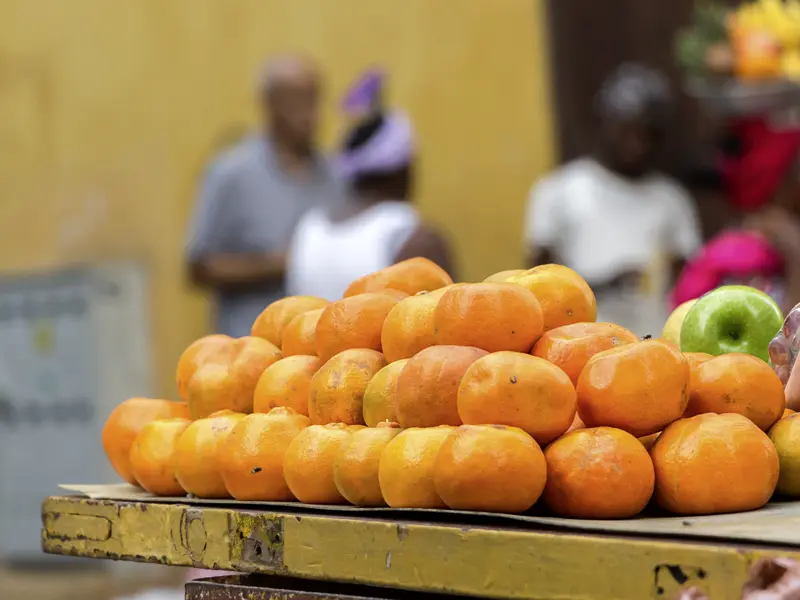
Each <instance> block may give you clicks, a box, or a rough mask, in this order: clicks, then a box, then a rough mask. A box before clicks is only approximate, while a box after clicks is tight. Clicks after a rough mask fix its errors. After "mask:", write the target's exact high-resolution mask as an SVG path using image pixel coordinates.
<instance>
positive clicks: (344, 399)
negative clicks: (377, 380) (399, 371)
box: [308, 349, 386, 425]
mask: <svg viewBox="0 0 800 600" xmlns="http://www.w3.org/2000/svg"><path fill="white" fill-rule="evenodd" d="M384 366H386V361H385V360H384V358H383V354H381V353H380V352H376V351H375V350H364V349H356V350H345V351H344V352H340V353H339V354H337V355H336V356H334V357H333V358H332V359H330V360H329V361H328V362H326V363H325V364H324V365H322V367H321V368H320V369H319V370H318V371H317V372H316V373H315V374H314V376H313V377H312V378H311V385H310V387H309V392H308V416H309V417H311V422H312V423H313V424H314V425H325V424H327V423H344V424H346V425H363V424H364V414H363V403H364V393H365V392H366V390H367V385H368V384H369V382H370V380H371V379H372V378H373V377H374V376H375V374H376V373H377V372H378V371H380V370H381V369H382V368H383V367H384Z"/></svg>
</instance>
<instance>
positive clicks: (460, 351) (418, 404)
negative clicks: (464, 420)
mask: <svg viewBox="0 0 800 600" xmlns="http://www.w3.org/2000/svg"><path fill="white" fill-rule="evenodd" d="M486 354H487V352H486V351H485V350H481V349H479V348H471V347H468V346H431V347H430V348H426V349H425V350H423V351H422V352H420V353H419V354H417V355H416V356H414V357H413V358H410V359H408V362H407V363H406V365H405V367H403V370H402V371H401V372H400V375H399V376H398V378H397V388H396V390H395V411H396V413H397V422H398V423H400V425H401V426H402V427H404V428H406V427H434V426H436V425H461V417H459V416H458V386H459V385H460V384H461V379H462V377H463V376H464V373H466V371H467V369H468V368H469V366H470V365H471V364H472V363H474V362H475V361H476V360H478V359H479V358H481V357H482V356H486Z"/></svg>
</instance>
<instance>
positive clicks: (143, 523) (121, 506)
mask: <svg viewBox="0 0 800 600" xmlns="http://www.w3.org/2000/svg"><path fill="white" fill-rule="evenodd" d="M111 495H115V494H111ZM116 495H117V496H122V495H124V494H119V493H117V494H116ZM42 520H43V530H42V544H43V548H44V550H45V551H46V552H49V553H53V554H65V555H73V556H85V557H91V558H102V559H112V560H130V561H139V562H154V563H160V564H167V565H176V566H184V567H191V566H195V567H205V568H209V569H224V570H230V571H237V572H240V573H258V574H265V575H279V576H281V577H280V578H272V579H267V580H258V579H256V580H252V581H249V580H248V579H247V578H245V579H242V580H235V579H227V580H226V579H223V580H221V581H220V582H219V583H216V584H210V583H199V584H195V585H190V586H189V587H188V588H187V590H188V592H191V590H192V589H194V590H195V592H194V593H195V595H194V596H192V595H191V593H190V595H189V596H187V597H189V598H200V597H202V598H204V599H206V600H218V599H223V598H224V599H228V598H234V597H235V598H239V597H245V598H257V599H260V598H274V597H281V598H283V597H295V598H297V597H299V598H304V597H317V596H314V595H307V596H304V595H302V594H299V593H298V595H295V596H292V595H291V594H289V595H286V596H280V595H278V596H275V595H274V594H273V595H271V594H272V592H271V591H270V589H290V590H291V589H295V588H296V589H295V591H296V590H301V591H302V590H310V592H309V593H310V594H313V593H320V594H321V595H322V597H341V596H345V595H349V596H361V597H369V598H373V597H374V598H394V597H398V596H397V595H396V594H395V593H394V592H393V591H392V590H391V589H387V590H383V589H377V588H376V587H356V588H353V587H345V588H339V587H336V586H322V587H320V586H319V584H318V583H315V582H320V581H323V582H341V583H347V584H358V586H378V587H379V588H383V587H386V588H392V589H394V590H397V589H401V590H408V591H416V592H429V593H439V594H466V595H472V596H477V597H486V598H531V599H533V598H537V599H539V598H595V599H598V600H602V599H608V600H611V599H614V600H626V599H631V600H633V599H636V600H640V599H642V598H670V599H671V598H675V597H676V596H677V594H678V592H679V590H681V589H685V588H687V587H690V586H697V587H698V588H700V589H702V590H704V591H706V592H707V593H708V595H709V597H710V598H737V597H739V595H740V594H741V589H742V586H743V585H744V582H745V580H746V577H747V572H748V569H749V568H750V566H751V565H752V564H753V563H754V562H755V561H756V560H757V559H760V558H769V557H775V556H790V557H796V558H800V503H798V502H789V503H777V504H772V505H769V506H767V507H765V508H763V509H761V510H759V511H755V512H751V513H745V514H736V515H718V516H707V517H643V518H638V519H631V520H622V521H582V520H568V519H559V518H554V517H536V516H526V517H513V516H498V515H494V516H488V515H480V514H478V515H475V514H465V513H455V512H453V511H421V510H391V509H357V508H349V509H348V508H347V507H323V506H318V507H306V506H301V505H297V504H295V505H286V504H283V505H277V506H274V507H272V506H265V505H263V504H261V505H259V504H258V503H233V504H231V503H225V502H192V504H188V503H185V502H184V503H173V502H160V501H158V502H154V501H152V500H146V501H134V500H97V499H91V498H88V497H85V496H84V497H81V496H64V497H53V498H48V499H47V500H46V501H45V502H44V505H43V508H42ZM284 577H291V578H296V579H300V580H303V581H302V582H297V581H288V580H284V579H283V578H284ZM239 585H244V586H245V587H247V588H253V589H248V594H255V592H258V593H261V594H262V595H260V596H259V595H257V594H255V595H242V596H240V595H234V593H233V592H234V591H236V590H237V589H238V587H237V586H239ZM201 590H202V592H203V594H204V595H201V594H200V591H201ZM320 590H321V591H320ZM409 597H410V596H409ZM414 597H420V596H417V595H415V596H414Z"/></svg>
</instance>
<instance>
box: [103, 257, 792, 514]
mask: <svg viewBox="0 0 800 600" xmlns="http://www.w3.org/2000/svg"><path fill="white" fill-rule="evenodd" d="M595 318H596V304H595V298H594V294H593V293H592V290H591V289H590V287H589V286H588V285H587V284H586V282H585V281H584V280H583V279H582V278H581V277H580V276H579V275H578V274H576V273H575V272H574V271H571V270H570V269H568V268H566V267H563V266H560V265H543V266H539V267H536V268H533V269H531V270H528V271H505V272H502V273H497V274H495V275H492V276H491V277H489V278H488V279H486V280H485V281H484V282H482V283H455V284H454V283H453V282H452V281H451V280H450V278H449V277H448V276H447V274H446V273H445V272H444V271H442V270H441V269H440V268H439V267H437V266H436V265H434V264H433V263H431V262H429V261H427V260H425V259H421V258H416V259H411V260H408V261H404V262H401V263H399V264H396V265H394V266H392V267H389V268H387V269H384V270H382V271H379V272H376V273H373V274H371V275H368V276H365V277H363V278H361V279H358V280H356V281H354V282H353V283H352V285H351V286H350V287H349V288H348V290H347V292H346V294H345V297H344V298H342V299H341V300H338V301H336V302H332V303H329V302H327V301H325V300H322V299H319V298H312V297H289V298H284V299H282V300H279V301H277V302H275V303H274V304H271V305H270V306H268V307H267V308H266V309H265V310H264V312H263V313H262V314H261V315H260V316H259V317H258V319H257V320H256V322H255V323H254V324H253V328H252V334H251V336H249V337H243V338H239V339H232V338H228V337H226V336H221V335H212V336H207V337H204V338H201V339H199V340H197V341H196V342H194V343H193V344H192V345H191V346H189V348H187V349H186V351H185V352H184V353H183V355H182V356H181V358H180V361H179V363H178V368H177V382H178V389H179V393H180V395H181V397H182V398H183V400H184V402H170V401H167V400H155V399H142V398H136V399H130V400H127V401H125V402H123V403H122V404H121V405H120V406H118V407H117V408H116V409H115V410H114V412H113V413H112V414H111V416H110V417H109V419H108V422H107V424H106V426H105V428H104V431H103V444H104V447H105V449H106V452H107V454H108V456H109V459H110V460H111V463H112V465H113V466H114V468H115V469H116V471H117V472H118V473H119V475H120V476H121V477H122V478H123V479H125V480H126V481H128V482H130V483H132V484H137V485H140V486H141V487H142V488H144V489H145V490H147V491H148V492H150V493H152V494H156V495H162V496H183V495H185V494H187V493H188V494H191V495H193V496H195V497H197V498H234V499H236V500H249V501H284V502H285V501H293V500H298V501H300V502H303V503H310V504H346V503H350V504H354V505H356V506H365V507H367V506H373V507H374V506H386V505H388V506H390V507H404V508H438V509H443V508H451V509H459V510H479V511H491V512H504V513H522V512H526V511H528V510H529V509H531V508H532V507H533V506H534V505H535V504H536V503H537V502H538V501H539V500H540V499H541V501H542V502H541V505H542V506H545V507H546V508H547V509H549V511H551V512H552V513H553V514H556V515H559V516H564V517H575V518H628V517H633V516H635V515H637V514H638V513H639V512H641V511H642V510H643V509H644V508H645V507H646V506H647V505H648V503H650V502H651V499H652V500H653V501H654V502H655V504H657V505H658V506H659V507H661V508H662V509H665V510H667V511H670V512H673V513H677V514H713V513H722V512H736V511H745V510H752V509H756V508H758V507H760V506H762V505H764V504H765V503H766V502H767V501H769V499H770V498H771V497H772V495H773V493H774V491H775V489H776V486H779V487H778V489H779V491H780V492H782V493H784V494H792V493H795V494H797V493H798V492H800V451H797V450H794V449H795V448H796V447H798V446H800V444H798V441H800V418H798V419H794V418H793V417H787V418H783V417H784V412H785V411H784V408H785V399H784V390H783V385H782V383H781V381H780V380H779V378H778V376H777V375H776V374H775V373H774V372H773V370H772V368H770V366H769V365H768V364H767V363H766V362H765V361H764V360H762V359H760V358H757V357H754V356H751V355H747V354H726V355H722V356H718V357H712V356H711V355H708V354H697V353H694V354H692V353H686V354H684V353H682V352H681V351H680V350H679V349H678V348H677V346H675V345H674V344H672V343H670V342H668V341H665V340H662V339H655V340H653V339H645V340H640V339H639V338H638V337H637V336H636V335H634V334H633V333H631V332H630V331H628V330H626V329H624V328H623V327H620V326H618V325H614V324H611V323H597V322H595ZM770 430H771V431H772V436H773V438H774V439H775V440H776V442H775V443H773V441H772V440H771V439H770V437H769V436H768V434H767V433H766V432H767V431H770ZM776 446H777V447H776ZM781 448H783V449H784V450H782V451H781V452H779V449H781ZM779 454H780V457H779ZM779 462H782V463H785V465H781V467H782V468H781V469H779ZM784 467H785V468H784ZM779 471H780V477H779ZM779 481H780V483H779Z"/></svg>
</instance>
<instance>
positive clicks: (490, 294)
mask: <svg viewBox="0 0 800 600" xmlns="http://www.w3.org/2000/svg"><path fill="white" fill-rule="evenodd" d="M433 326H434V339H435V341H436V343H437V344H439V345H455V346H473V347H476V348H481V349H483V350H486V351H487V352H498V351H500V350H512V351H515V352H529V351H530V349H531V348H532V347H533V344H534V342H536V340H538V339H539V336H540V335H542V310H541V306H540V305H539V301H538V300H537V299H536V296H534V295H533V294H532V293H531V292H529V291H528V290H526V289H525V288H523V287H522V286H518V285H514V284H511V283H468V284H464V285H460V286H454V287H452V288H450V289H449V290H447V291H446V292H445V293H444V294H443V295H442V297H441V298H440V299H439V303H438V304H437V305H436V310H435V311H434V313H433Z"/></svg>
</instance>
